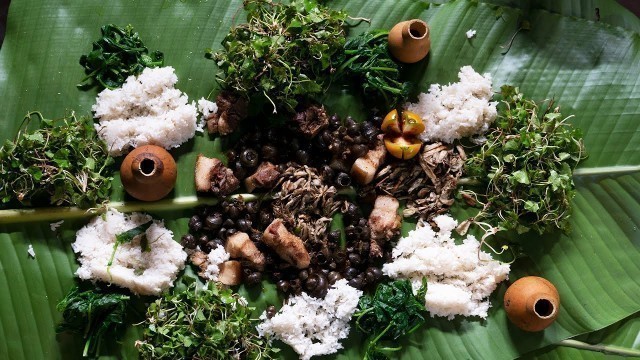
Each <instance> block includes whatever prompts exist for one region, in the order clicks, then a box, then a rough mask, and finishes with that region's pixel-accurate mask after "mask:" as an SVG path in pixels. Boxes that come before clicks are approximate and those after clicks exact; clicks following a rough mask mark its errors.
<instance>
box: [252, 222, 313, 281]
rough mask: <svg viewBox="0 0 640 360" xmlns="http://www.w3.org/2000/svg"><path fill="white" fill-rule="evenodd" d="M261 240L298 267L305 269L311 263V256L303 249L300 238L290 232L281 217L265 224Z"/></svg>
mask: <svg viewBox="0 0 640 360" xmlns="http://www.w3.org/2000/svg"><path fill="white" fill-rule="evenodd" d="M262 242H264V243H265V244H266V245H267V246H268V247H270V248H272V249H273V250H274V251H275V252H276V254H278V256H280V257H281V258H282V259H284V260H285V261H286V262H288V263H290V264H292V265H294V266H295V267H297V268H298V269H306V268H308V267H309V264H310V263H311V256H310V255H309V252H308V251H307V249H305V247H304V243H303V242H302V239H300V238H299V237H297V236H295V235H294V234H292V233H290V232H289V230H287V228H286V227H285V226H284V224H283V223H282V219H275V220H273V221H272V222H271V224H269V226H267V228H266V229H265V231H264V234H263V236H262Z"/></svg>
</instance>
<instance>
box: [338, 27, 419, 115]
mask: <svg viewBox="0 0 640 360" xmlns="http://www.w3.org/2000/svg"><path fill="white" fill-rule="evenodd" d="M388 35H389V32H388V31H384V30H376V31H371V32H366V33H363V34H361V35H358V36H356V37H354V38H352V39H350V40H348V41H347V43H346V44H345V45H344V53H343V55H342V56H341V58H340V61H341V65H340V66H339V67H338V70H337V71H336V75H335V77H336V79H343V80H345V79H346V80H349V81H350V82H351V83H354V84H359V85H360V86H361V87H362V92H363V93H364V95H365V97H367V98H368V100H369V101H368V102H370V103H373V104H378V103H380V100H382V102H383V104H384V105H385V109H386V108H393V107H395V106H396V105H398V104H401V103H403V102H404V101H405V100H406V98H407V96H409V90H410V88H411V84H410V83H409V82H402V81H401V80H400V69H401V66H400V65H399V64H398V63H396V62H395V61H394V60H393V58H392V57H391V55H390V54H389V51H388V49H387V48H388V41H387V37H388Z"/></svg>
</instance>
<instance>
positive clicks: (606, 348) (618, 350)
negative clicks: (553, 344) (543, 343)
mask: <svg viewBox="0 0 640 360" xmlns="http://www.w3.org/2000/svg"><path fill="white" fill-rule="evenodd" d="M557 345H558V346H565V347H570V348H574V349H580V350H589V351H597V352H601V353H603V354H606V355H618V356H640V350H638V349H632V348H624V347H621V346H615V345H606V344H596V345H591V344H587V343H585V342H582V341H578V340H573V339H567V340H562V341H560V342H559V343H557Z"/></svg>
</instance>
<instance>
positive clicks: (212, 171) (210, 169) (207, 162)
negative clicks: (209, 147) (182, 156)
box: [195, 154, 240, 196]
mask: <svg viewBox="0 0 640 360" xmlns="http://www.w3.org/2000/svg"><path fill="white" fill-rule="evenodd" d="M195 181H196V190H197V191H201V192H212V193H213V194H214V195H217V196H226V195H229V194H231V193H232V192H234V191H235V190H237V189H238V188H239V187H240V180H238V178H236V177H235V175H234V174H233V171H232V170H231V169H229V168H228V167H226V166H224V164H223V163H222V162H221V161H220V160H218V159H215V158H208V157H206V156H204V155H202V154H198V158H197V159H196V170H195Z"/></svg>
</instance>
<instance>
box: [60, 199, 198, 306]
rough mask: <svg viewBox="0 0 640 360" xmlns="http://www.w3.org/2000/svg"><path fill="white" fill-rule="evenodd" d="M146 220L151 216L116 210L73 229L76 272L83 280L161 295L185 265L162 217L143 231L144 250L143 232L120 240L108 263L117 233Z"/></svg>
mask: <svg viewBox="0 0 640 360" xmlns="http://www.w3.org/2000/svg"><path fill="white" fill-rule="evenodd" d="M149 220H151V216H149V215H146V214H141V213H132V214H130V215H125V214H122V213H120V212H118V211H116V210H109V211H108V212H107V213H106V214H104V215H102V216H96V217H95V218H93V219H92V220H91V222H89V224H87V225H86V226H85V227H83V228H82V229H80V230H79V231H78V232H77V233H76V241H75V242H74V243H73V244H72V245H71V246H72V248H73V251H74V252H75V253H77V254H78V257H79V258H78V260H79V261H80V268H78V270H77V271H76V275H77V276H78V277H79V278H80V279H83V280H92V281H96V280H100V281H104V282H107V283H111V284H116V285H118V286H121V287H125V288H128V289H130V290H131V291H132V292H133V293H134V294H140V295H160V294H161V293H162V292H163V291H165V290H167V289H169V288H170V287H172V286H173V281H174V280H175V279H176V276H177V275H178V272H179V271H180V270H182V269H184V266H185V261H186V259H187V253H185V252H184V251H183V250H182V246H181V245H180V244H179V243H177V242H176V241H174V240H173V233H172V232H171V230H168V229H166V228H165V227H164V225H163V223H162V222H161V221H156V220H154V221H153V224H152V225H151V226H150V227H149V229H147V231H146V233H145V237H146V240H147V244H148V249H147V250H148V251H143V250H144V249H143V246H142V245H141V244H140V242H141V240H142V236H137V237H136V238H134V239H133V240H132V241H131V242H128V243H124V244H120V245H119V246H118V248H117V250H116V253H115V256H114V259H113V263H112V264H111V266H107V265H108V263H109V259H110V258H111V254H112V253H113V247H114V244H115V242H116V235H118V234H121V233H123V232H125V231H127V230H131V229H133V228H135V227H137V226H139V225H142V224H145V223H147V222H148V221H149Z"/></svg>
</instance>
